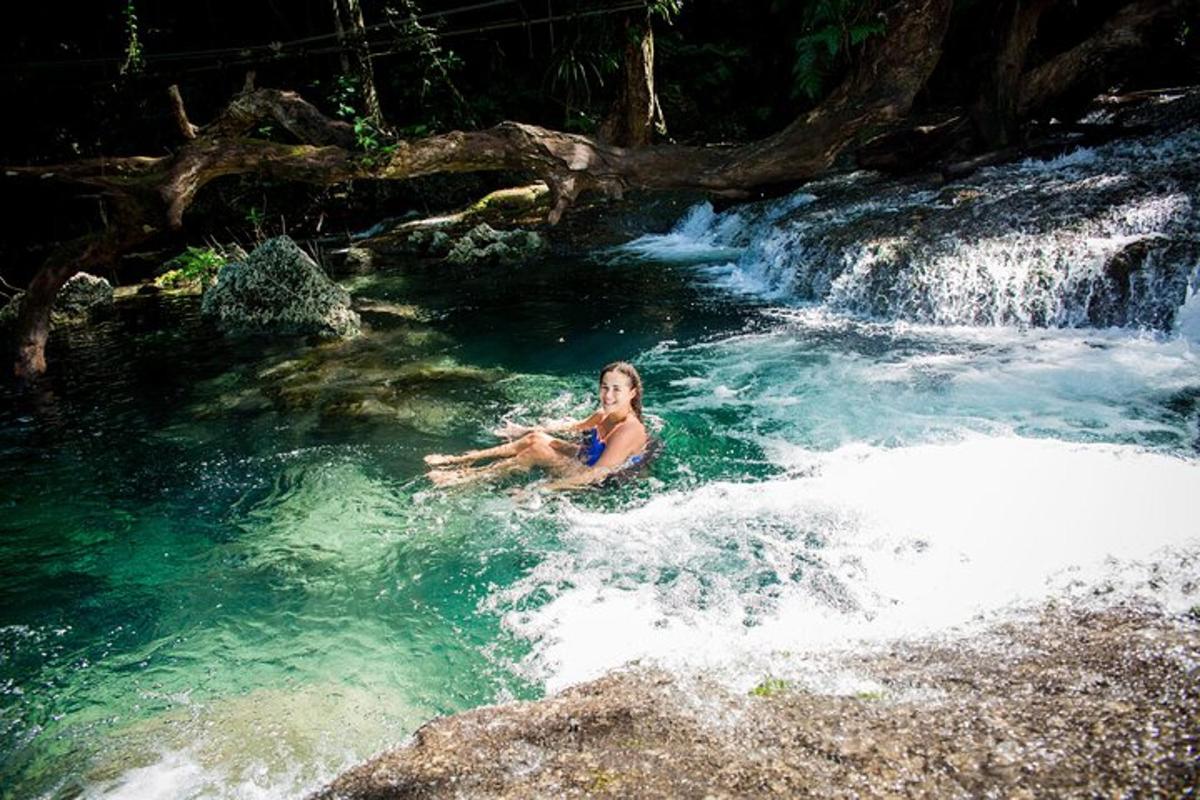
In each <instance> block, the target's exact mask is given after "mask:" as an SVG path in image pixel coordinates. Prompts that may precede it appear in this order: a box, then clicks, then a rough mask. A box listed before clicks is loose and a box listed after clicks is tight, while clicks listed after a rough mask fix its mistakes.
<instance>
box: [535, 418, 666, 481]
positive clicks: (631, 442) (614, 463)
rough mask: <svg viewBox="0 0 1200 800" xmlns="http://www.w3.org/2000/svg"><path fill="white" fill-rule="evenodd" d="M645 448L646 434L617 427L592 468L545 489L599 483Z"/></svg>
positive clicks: (624, 427)
mask: <svg viewBox="0 0 1200 800" xmlns="http://www.w3.org/2000/svg"><path fill="white" fill-rule="evenodd" d="M645 446H646V434H645V432H644V431H642V430H638V428H637V427H634V426H631V425H618V426H617V429H616V430H614V431H613V432H612V433H611V434H609V436H608V440H607V441H606V442H605V443H604V452H603V453H602V454H601V455H600V459H599V460H598V461H597V462H596V463H595V465H594V466H591V467H588V468H587V469H583V470H580V471H579V472H574V473H572V474H570V475H568V476H566V477H565V478H559V479H558V480H554V481H550V482H549V483H547V484H546V488H547V489H549V490H550V491H559V490H562V489H580V488H583V487H586V486H593V485H595V484H597V483H600V482H601V481H602V480H604V479H605V478H607V477H608V476H609V475H611V474H613V473H614V472H616V471H617V470H618V469H620V468H621V467H622V466H624V464H625V462H626V461H628V460H629V459H630V457H632V456H634V455H637V454H638V453H640V452H641V451H642V449H643V448H644V447H645Z"/></svg>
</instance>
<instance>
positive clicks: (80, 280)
mask: <svg viewBox="0 0 1200 800" xmlns="http://www.w3.org/2000/svg"><path fill="white" fill-rule="evenodd" d="M112 303H113V287H112V284H111V283H109V282H108V281H106V280H104V278H97V277H96V276H95V275H89V274H88V273H86V272H77V273H76V274H75V275H74V276H72V278H71V279H70V280H69V281H67V282H66V283H65V284H63V287H62V288H61V289H59V290H58V295H57V296H56V297H55V298H54V306H53V307H52V308H51V313H52V314H53V316H54V321H55V322H69V321H76V320H81V319H86V318H87V316H88V315H89V314H90V313H92V312H93V311H98V310H100V309H102V308H107V307H109V306H111V305H112Z"/></svg>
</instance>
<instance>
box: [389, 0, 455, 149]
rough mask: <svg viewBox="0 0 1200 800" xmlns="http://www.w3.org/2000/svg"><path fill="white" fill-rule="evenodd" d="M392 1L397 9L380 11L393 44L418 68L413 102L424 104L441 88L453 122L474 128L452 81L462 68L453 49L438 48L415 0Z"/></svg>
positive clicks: (436, 40) (430, 27) (435, 35)
mask: <svg viewBox="0 0 1200 800" xmlns="http://www.w3.org/2000/svg"><path fill="white" fill-rule="evenodd" d="M396 2H397V5H398V6H399V7H398V8H393V7H392V6H390V5H388V6H385V7H384V9H383V11H384V14H386V15H387V18H388V22H389V24H390V26H391V28H392V30H393V31H394V32H395V36H396V45H397V46H398V47H400V48H402V49H403V50H406V51H408V52H409V53H411V54H412V56H413V61H414V62H415V63H416V64H418V65H419V67H420V70H421V75H420V80H419V81H418V82H417V86H418V87H419V88H418V92H417V101H418V102H419V103H421V104H424V103H425V102H426V101H427V100H428V99H429V97H430V96H431V95H432V94H434V93H435V91H437V90H438V89H441V90H443V91H444V92H445V94H446V95H448V96H449V97H450V99H451V101H452V102H453V106H452V111H453V113H452V116H453V117H455V118H456V121H457V122H459V123H462V124H466V125H471V126H474V125H476V124H477V120H476V118H475V114H474V112H473V111H472V110H471V107H470V105H469V104H468V103H467V101H466V99H465V98H464V97H463V96H462V94H461V93H460V92H459V91H458V87H457V86H455V83H454V80H453V78H452V74H453V73H454V72H456V71H458V70H459V69H461V68H462V66H463V61H462V59H461V58H459V56H458V54H457V53H455V52H454V51H453V50H449V49H445V48H443V47H442V44H441V40H440V39H439V38H438V33H437V29H436V28H434V27H432V26H430V25H426V24H424V23H423V22H422V21H421V16H422V15H421V9H420V7H419V6H418V5H417V3H416V0H396ZM431 127H436V125H433V126H431Z"/></svg>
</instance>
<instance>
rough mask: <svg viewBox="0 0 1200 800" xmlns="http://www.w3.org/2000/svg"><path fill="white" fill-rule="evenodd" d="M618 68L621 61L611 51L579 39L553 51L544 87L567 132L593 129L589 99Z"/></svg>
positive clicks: (593, 123) (592, 115) (590, 99)
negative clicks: (561, 110)
mask: <svg viewBox="0 0 1200 800" xmlns="http://www.w3.org/2000/svg"><path fill="white" fill-rule="evenodd" d="M620 69H621V60H620V58H619V57H618V55H617V54H616V53H615V52H613V51H611V50H608V49H606V48H604V47H603V46H601V45H599V44H591V43H585V42H583V41H582V40H580V39H576V40H575V41H573V42H571V43H570V44H568V45H565V46H563V47H560V48H559V49H558V50H556V51H555V52H554V54H553V55H552V56H551V58H550V66H549V67H548V68H547V69H546V74H545V78H544V85H545V86H546V93H547V94H548V95H550V97H552V98H553V99H555V100H556V101H558V102H559V103H561V104H562V105H563V107H564V108H565V110H566V114H565V119H564V125H565V126H566V127H567V128H568V130H575V131H582V132H587V131H591V130H594V129H595V124H596V123H595V116H596V115H595V114H593V113H589V112H590V111H591V106H592V99H593V96H594V94H595V93H596V92H597V91H598V90H599V89H601V88H603V87H604V81H605V79H606V78H608V77H610V76H612V75H614V74H616V73H617V72H618V71H620Z"/></svg>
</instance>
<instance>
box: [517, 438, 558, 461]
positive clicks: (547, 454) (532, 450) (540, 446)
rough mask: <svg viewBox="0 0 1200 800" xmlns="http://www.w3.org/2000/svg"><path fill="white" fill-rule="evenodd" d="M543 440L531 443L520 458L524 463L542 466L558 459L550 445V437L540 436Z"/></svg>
mask: <svg viewBox="0 0 1200 800" xmlns="http://www.w3.org/2000/svg"><path fill="white" fill-rule="evenodd" d="M542 436H544V437H545V438H544V439H539V440H536V441H534V442H531V443H530V444H529V445H528V446H527V447H526V448H525V449H524V450H523V451H521V454H520V457H521V458H523V459H524V460H526V461H530V462H534V463H540V464H544V463H546V462H548V461H553V460H554V459H557V458H558V453H557V451H555V449H554V446H553V445H552V444H551V443H550V442H551V437H550V436H546V434H542Z"/></svg>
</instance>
